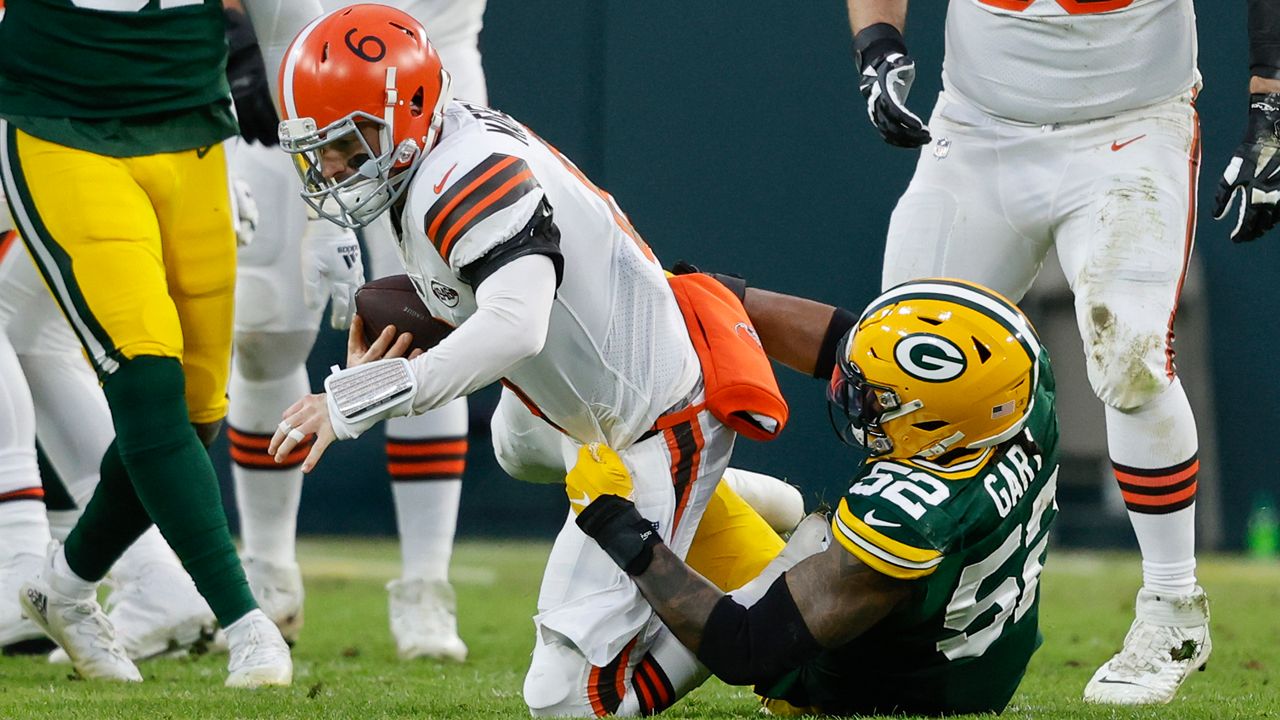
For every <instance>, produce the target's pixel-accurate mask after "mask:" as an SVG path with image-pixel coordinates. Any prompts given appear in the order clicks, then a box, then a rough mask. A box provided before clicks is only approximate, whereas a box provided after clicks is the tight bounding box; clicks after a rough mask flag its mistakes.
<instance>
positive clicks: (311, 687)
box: [0, 539, 1280, 720]
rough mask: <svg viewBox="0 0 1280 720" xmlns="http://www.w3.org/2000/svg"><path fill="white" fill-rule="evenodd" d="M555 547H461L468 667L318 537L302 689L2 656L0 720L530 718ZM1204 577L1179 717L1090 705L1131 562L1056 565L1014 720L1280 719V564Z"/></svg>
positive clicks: (737, 710) (1234, 562) (706, 707)
mask: <svg viewBox="0 0 1280 720" xmlns="http://www.w3.org/2000/svg"><path fill="white" fill-rule="evenodd" d="M547 550H548V546H547V545H543V544H528V543H521V544H497V543H475V542H470V543H463V544H461V545H460V546H459V548H458V550H457V553H456V555H455V556H454V584H455V586H456V588H457V590H458V596H459V605H460V607H461V625H462V634H463V637H464V638H465V639H466V641H467V643H468V644H469V645H470V647H471V659H470V661H468V662H467V663H466V664H464V665H443V664H438V663H434V662H416V663H409V664H405V663H400V662H398V661H397V660H396V659H395V654H394V649H393V646H392V643H391V639H390V633H389V631H388V630H387V612H386V593H385V591H384V590H383V583H384V582H385V581H386V580H387V579H388V578H390V577H392V576H393V575H394V574H395V573H396V572H397V570H398V565H397V560H396V550H395V546H394V545H393V544H392V543H390V542H382V541H359V540H345V539H344V540H331V541H328V540H326V541H307V542H305V543H304V546H303V556H302V564H303V569H304V570H305V571H306V575H307V592H308V595H307V605H306V613H307V624H306V629H305V630H304V631H303V636H302V640H301V642H300V643H299V644H298V646H297V648H295V653H294V661H295V663H296V673H295V676H294V686H293V687H292V688H288V689H279V690H263V691H257V692H244V691H239V692H237V691H231V690H227V689H224V688H223V687H222V681H223V679H224V677H225V672H226V656H225V655H222V656H204V657H200V658H195V659H190V660H158V661H153V662H151V663H148V664H146V665H144V666H143V667H142V670H143V674H144V675H145V676H146V679H147V680H146V682H145V683H144V684H142V685H140V686H130V687H122V686H116V685H102V684H91V683H87V682H82V681H73V680H71V679H69V677H68V671H67V669H66V668H65V666H51V665H48V664H45V663H43V662H40V661H37V660H35V659H31V658H2V659H0V718H22V719H24V720H25V719H27V718H56V719H57V720H68V719H70V718H95V719H96V718H138V719H143V720H149V719H151V718H354V719H358V720H372V719H373V718H400V717H405V718H409V717H412V718H491V717H504V718H525V717H528V715H527V713H526V711H525V708H524V704H523V703H522V701H521V699H520V686H521V682H522V679H523V677H524V671H525V667H526V664H527V662H528V656H529V650H530V648H531V647H532V624H531V622H530V620H529V618H530V615H531V614H532V611H533V605H534V597H535V593H536V590H537V587H538V578H539V576H540V574H541V569H542V564H543V561H544V560H545V559H546V553H547ZM1200 577H1201V581H1202V583H1203V584H1204V585H1205V586H1206V587H1207V588H1208V589H1209V593H1210V597H1211V599H1212V602H1213V620H1214V630H1213V632H1214V654H1213V658H1212V660H1211V661H1210V662H1209V668H1208V671H1207V672H1204V673H1198V674H1197V675H1196V676H1195V677H1193V678H1192V679H1191V680H1190V681H1189V682H1188V684H1187V685H1186V687H1185V688H1184V691H1183V693H1182V695H1181V696H1180V697H1179V698H1178V700H1177V701H1175V703H1174V704H1173V705H1172V706H1169V707H1164V708H1154V709H1145V710H1116V709H1110V708H1094V707H1088V706H1085V705H1083V704H1082V703H1081V702H1080V699H1079V698H1080V692H1081V690H1082V689H1083V687H1084V683H1085V681H1086V680H1088V678H1089V675H1090V673H1092V671H1093V669H1094V667H1095V666H1096V665H1097V664H1098V663H1100V662H1102V661H1103V660H1104V659H1106V658H1107V657H1108V656H1109V655H1110V654H1111V653H1112V652H1113V651H1114V650H1115V648H1116V646H1117V645H1118V644H1119V642H1120V639H1121V638H1122V637H1123V635H1124V632H1125V629H1126V628H1127V627H1128V623H1129V621H1130V619H1131V613H1132V602H1133V593H1134V591H1135V589H1136V586H1137V583H1138V562H1137V559H1136V557H1130V556H1125V555H1096V554H1088V555H1085V554H1069V553H1056V554H1054V555H1052V556H1051V557H1050V561H1049V567H1048V569H1047V571H1046V578H1045V581H1044V584H1043V587H1044V599H1043V606H1042V609H1041V617H1042V621H1043V629H1044V634H1045V645H1044V647H1043V648H1042V649H1041V650H1040V652H1039V653H1038V654H1037V655H1036V658H1035V660H1034V661H1033V662H1032V665H1031V669H1030V671H1029V672H1028V675H1027V678H1026V680H1025V681H1024V682H1023V684H1022V688H1021V690H1020V691H1019V693H1018V695H1017V696H1016V697H1015V698H1014V701H1013V704H1012V706H1011V707H1010V709H1009V711H1008V712H1007V713H1006V717H1014V718H1060V717H1061V718H1262V717H1280V565H1276V564H1271V565H1258V564H1254V563H1251V562H1248V561H1244V560H1239V559H1234V558H1226V557H1212V558H1208V559H1204V560H1202V565H1201V570H1200ZM757 707H758V706H757V705H756V704H755V703H754V702H753V698H752V695H751V694H750V693H749V692H748V691H746V690H744V689H740V688H730V687H727V686H725V685H723V684H721V683H719V682H718V681H712V682H710V683H708V684H707V685H706V686H704V687H703V688H701V689H700V690H698V691H697V692H695V693H693V694H692V695H691V696H690V697H688V698H686V699H685V700H684V701H683V702H681V703H679V704H678V705H676V706H675V707H674V708H673V709H672V710H671V711H669V712H668V713H667V717H681V718H720V717H726V718H755V717H758V716H759V711H758V709H757Z"/></svg>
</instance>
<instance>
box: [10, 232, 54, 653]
mask: <svg viewBox="0 0 1280 720" xmlns="http://www.w3.org/2000/svg"><path fill="white" fill-rule="evenodd" d="M19 252H22V250H21V248H19ZM0 303H3V300H0ZM35 441H36V438H35V410H34V409H33V408H32V405H31V396H30V394H29V391H28V390H27V384H26V380H25V378H23V376H22V367H21V366H20V365H19V364H18V358H17V355H15V354H14V352H13V347H12V346H11V345H10V344H9V339H8V338H7V337H6V336H5V335H4V333H3V331H0V545H2V546H3V547H4V549H5V552H4V557H2V558H0V649H3V650H4V651H5V652H6V653H7V652H9V651H10V646H15V645H16V646H19V647H21V646H25V645H27V644H30V643H32V642H33V641H39V640H42V639H43V638H44V632H42V631H41V630H40V628H39V627H37V626H36V624H35V623H33V622H32V621H31V620H28V619H25V618H23V617H22V611H21V609H20V608H19V606H18V587H19V585H20V584H21V583H22V582H23V581H24V580H26V579H27V578H28V577H30V576H31V575H33V574H36V573H38V572H39V568H40V562H41V560H42V559H43V558H44V554H45V551H46V550H47V547H48V544H49V522H48V519H47V518H46V517H45V512H44V490H43V489H42V488H41V486H40V473H39V470H38V469H37V467H36V447H35ZM39 645H40V647H34V648H31V650H32V651H37V652H38V651H40V650H47V649H48V646H47V645H45V644H44V643H39Z"/></svg>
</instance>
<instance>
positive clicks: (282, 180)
mask: <svg viewBox="0 0 1280 720" xmlns="http://www.w3.org/2000/svg"><path fill="white" fill-rule="evenodd" d="M321 4H322V6H323V7H324V9H325V11H332V10H336V9H339V8H342V7H346V6H347V5H350V4H351V2H350V0H325V1H324V2H322V3H321ZM392 4H393V5H395V6H397V7H399V8H400V9H401V10H404V11H405V12H407V13H409V14H410V15H413V16H414V17H416V18H418V19H419V20H420V21H421V22H422V23H423V24H424V25H426V26H427V27H429V28H431V37H432V41H433V44H434V45H435V47H436V48H437V49H438V51H439V53H440V56H441V58H442V59H443V61H444V63H445V66H446V67H448V68H449V71H450V73H451V74H452V76H453V78H454V89H455V92H456V93H457V95H458V97H460V98H461V99H465V100H470V101H475V102H480V103H484V102H486V101H487V90H486V87H485V82H484V73H483V70H482V69H481V65H480V52H479V48H478V45H477V38H478V36H479V33H480V29H481V24H482V19H483V15H484V8H485V0H399V2H396V3H392ZM232 17H234V16H232ZM232 27H233V28H235V29H233V30H232V32H231V45H232V52H231V59H230V65H231V67H230V69H229V73H230V74H231V75H232V76H233V78H232V79H233V82H232V89H233V93H235V95H236V101H237V109H238V110H239V115H240V122H241V128H242V130H243V131H244V138H245V140H244V141H242V142H239V143H237V145H236V148H235V152H234V154H233V166H234V168H235V170H236V173H237V174H238V175H239V176H240V177H241V178H243V179H244V180H245V181H246V182H248V183H249V185H250V186H251V189H252V193H253V196H254V197H255V198H257V201H258V202H259V203H261V204H263V206H265V207H271V208H274V209H275V211H274V212H272V213H266V214H264V215H263V217H262V220H261V223H260V224H259V227H258V228H257V231H256V233H255V236H256V242H254V243H253V244H252V245H249V246H248V247H244V248H242V249H241V251H240V265H239V275H238V280H237V288H236V294H237V299H236V338H235V342H236V356H235V364H234V367H233V371H232V375H231V388H230V393H229V395H230V399H231V407H230V411H229V416H228V421H229V430H228V437H229V438H230V440H231V457H232V463H233V464H232V474H233V476H234V479H235V487H236V497H237V500H238V506H239V510H240V534H241V538H242V540H243V542H244V565H245V570H246V574H247V575H248V578H249V582H250V585H251V587H252V588H253V590H254V593H255V595H256V597H257V598H258V602H259V603H261V604H262V607H263V609H264V610H265V611H266V612H267V613H268V614H269V615H270V616H271V617H272V618H273V619H274V620H276V622H277V623H278V624H279V625H280V627H281V630H282V631H283V633H284V634H285V637H286V638H287V639H289V640H290V641H293V640H296V639H297V637H298V632H299V630H300V629H301V626H302V620H303V614H302V611H303V602H302V601H303V588H302V576H301V573H300V571H299V569H298V564H297V557H296V530H297V526H296V521H297V513H298V504H299V500H300V497H301V491H302V472H301V471H300V470H299V469H298V466H299V465H300V464H301V463H302V460H303V458H304V457H305V456H306V447H305V446H304V447H300V448H298V449H296V450H295V451H294V453H293V454H292V455H291V456H290V457H289V458H288V459H287V460H286V462H284V463H282V464H277V463H275V462H274V461H272V459H271V458H270V456H268V455H267V454H266V452H265V449H266V447H267V444H268V442H269V440H270V438H271V433H272V432H273V431H274V430H275V427H276V425H277V423H278V422H279V417H278V415H279V412H280V408H282V407H287V406H288V405H289V403H291V402H292V401H293V400H295V399H296V398H297V397H298V396H300V395H302V394H305V393H306V392H308V390H309V388H310V383H309V381H308V378H307V374H306V367H305V361H306V358H307V355H308V354H309V353H310V351H311V347H312V345H313V343H314V342H315V338H316V330H317V327H318V325H319V322H320V314H321V311H322V310H323V309H324V305H325V303H326V302H327V301H330V300H331V301H332V305H331V308H332V314H331V318H330V321H331V322H330V324H331V325H332V326H333V327H335V328H338V329H345V328H346V327H347V326H348V324H349V323H350V321H351V313H352V312H353V310H354V308H353V304H352V297H353V295H354V293H355V290H356V289H357V288H358V287H359V286H360V285H361V284H363V282H364V269H363V264H362V262H361V256H360V245H359V244H358V243H357V241H356V238H355V235H354V234H353V233H352V231H351V229H349V228H342V227H339V226H337V225H334V224H333V223H330V222H327V221H325V220H323V219H321V218H318V217H316V216H315V215H314V213H308V210H307V208H306V206H305V205H304V204H303V203H302V202H301V201H300V200H299V198H298V194H299V192H300V191H301V189H302V187H301V184H300V182H299V180H298V177H297V173H296V172H295V171H294V169H293V167H292V164H291V162H290V160H289V158H288V156H287V155H285V154H284V153H281V152H280V151H279V150H277V149H276V148H274V147H272V146H274V145H276V122H277V120H276V115H275V110H274V108H273V107H272V105H271V102H270V98H269V96H268V95H267V93H266V80H265V77H262V73H263V70H262V61H261V56H260V55H259V54H258V53H257V48H256V46H255V45H254V44H253V39H252V35H251V30H249V29H248V25H247V23H240V24H238V25H233V26H232ZM272 70H273V71H274V68H272ZM364 240H365V247H366V249H367V250H368V252H369V256H370V266H371V270H372V273H373V276H374V277H384V276H386V275H393V274H398V273H400V272H402V270H401V269H400V262H399V259H398V258H397V256H396V252H395V240H394V239H393V236H392V230H391V227H390V225H389V224H388V222H387V221H386V219H385V218H384V219H382V220H381V221H379V222H377V223H374V224H372V225H370V226H368V227H366V228H364ZM467 425H468V414H467V401H466V398H459V399H457V400H456V401H455V402H452V403H449V404H447V405H446V406H443V407H441V408H438V409H436V410H433V411H431V412H427V413H423V414H420V415H417V416H415V417H412V418H396V419H393V420H391V421H390V422H389V423H388V424H387V444H386V449H387V470H388V473H389V475H390V477H391V480H392V485H391V487H392V494H393V497H394V498H395V507H396V521H397V527H398V529H399V534H400V550H401V562H402V572H401V577H400V578H399V579H396V580H393V581H391V582H390V583H389V584H388V585H387V590H388V592H389V604H390V619H391V631H392V635H393V636H394V638H395V641H396V648H397V652H398V654H399V656H400V657H401V658H403V659H406V660H407V659H412V658H417V657H432V658H440V659H448V660H455V661H462V660H464V659H466V655H467V647H466V645H465V644H464V643H463V641H462V640H461V638H459V637H458V630H457V616H456V608H455V600H454V593H453V588H452V586H450V584H449V581H448V569H449V560H450V557H451V555H452V552H453V538H454V531H455V528H456V525H457V516H458V502H459V498H460V495H461V491H462V473H463V469H464V467H465V463H466V459H465V458H466V450H467Z"/></svg>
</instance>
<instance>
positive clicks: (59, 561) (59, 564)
mask: <svg viewBox="0 0 1280 720" xmlns="http://www.w3.org/2000/svg"><path fill="white" fill-rule="evenodd" d="M49 587H51V588H53V590H54V592H56V593H58V594H59V595H66V596H67V597H70V598H91V597H93V596H94V595H95V594H96V593H97V591H98V583H96V582H92V581H89V580H85V579H84V578H82V577H80V576H79V575H77V574H76V573H75V571H74V570H72V569H71V566H70V565H68V564H67V549H66V548H65V547H63V546H61V545H59V546H58V552H57V553H55V554H54V556H53V568H52V572H51V573H49Z"/></svg>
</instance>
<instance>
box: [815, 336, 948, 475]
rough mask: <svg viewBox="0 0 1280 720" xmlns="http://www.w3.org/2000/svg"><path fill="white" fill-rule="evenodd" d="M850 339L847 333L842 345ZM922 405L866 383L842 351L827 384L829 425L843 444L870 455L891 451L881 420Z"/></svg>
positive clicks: (881, 386) (905, 413) (889, 390)
mask: <svg viewBox="0 0 1280 720" xmlns="http://www.w3.org/2000/svg"><path fill="white" fill-rule="evenodd" d="M851 332H852V331H851ZM850 339H851V335H850V336H846V340H845V342H843V343H841V345H842V346H843V347H848V343H849V341H850ZM923 407H924V403H922V402H920V401H919V400H912V401H909V402H907V403H903V402H902V401H901V400H900V398H899V397H898V393H897V392H896V391H894V390H893V389H892V388H889V387H886V386H884V385H877V384H875V383H872V382H868V381H867V379H866V376H864V375H863V374H862V370H861V369H860V368H859V367H858V366H857V365H856V364H854V363H853V361H851V360H849V359H848V357H847V355H846V354H845V353H842V354H841V357H840V361H839V363H837V365H836V369H835V372H833V373H832V375H831V383H830V384H829V385H828V386H827V416H828V417H829V418H830V419H831V427H832V428H833V429H835V431H836V434H837V435H839V436H840V439H841V440H842V441H843V442H844V443H845V444H846V445H852V446H854V447H860V448H864V449H866V450H867V452H869V453H870V454H871V457H880V456H883V455H888V454H889V453H891V452H893V440H892V439H891V438H890V437H889V435H888V434H887V433H886V432H885V431H884V423H886V422H888V421H890V420H893V419H895V418H900V417H902V416H904V415H907V414H908V413H912V412H915V411H916V410H919V409H921V408H923ZM837 412H838V413H839V415H837Z"/></svg>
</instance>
